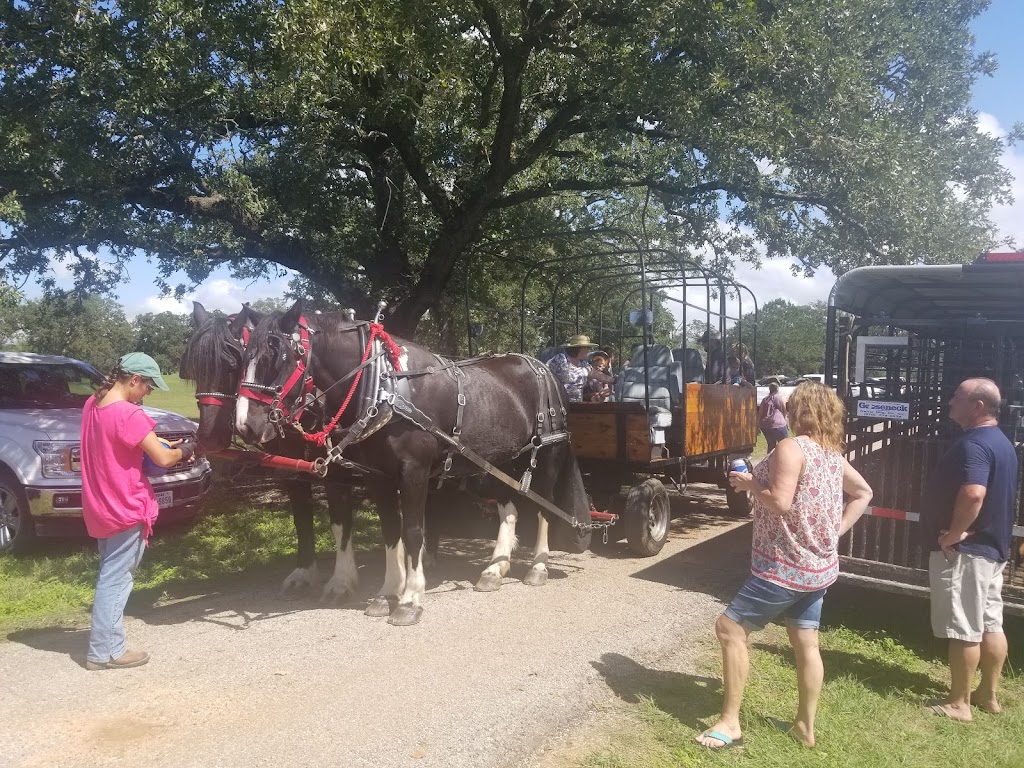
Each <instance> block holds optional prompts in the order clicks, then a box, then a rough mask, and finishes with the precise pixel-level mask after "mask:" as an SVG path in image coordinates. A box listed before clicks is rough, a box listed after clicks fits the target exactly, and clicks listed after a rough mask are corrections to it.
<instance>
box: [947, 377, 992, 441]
mask: <svg viewBox="0 0 1024 768" xmlns="http://www.w3.org/2000/svg"><path fill="white" fill-rule="evenodd" d="M1000 401H1001V396H1000V394H999V387H997V386H996V383H995V382H994V381H992V379H980V378H979V379H967V380H966V381H964V382H963V383H961V384H960V386H959V387H957V388H956V392H954V393H953V399H952V400H950V401H949V417H950V418H951V419H952V420H953V421H955V422H956V423H957V424H959V425H960V426H961V427H963V428H964V429H970V428H971V427H978V426H982V425H986V424H994V423H996V422H997V421H998V420H999V407H1000V405H1001V403H1000Z"/></svg>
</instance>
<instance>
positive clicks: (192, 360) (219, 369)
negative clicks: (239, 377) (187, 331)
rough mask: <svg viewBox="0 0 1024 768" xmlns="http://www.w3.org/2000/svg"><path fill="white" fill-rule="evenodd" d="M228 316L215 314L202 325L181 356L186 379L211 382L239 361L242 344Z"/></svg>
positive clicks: (181, 372) (181, 373)
mask: <svg viewBox="0 0 1024 768" xmlns="http://www.w3.org/2000/svg"><path fill="white" fill-rule="evenodd" d="M229 322H230V321H229V320H228V318H226V317H211V318H209V319H208V320H206V321H204V322H203V324H202V325H200V326H199V327H198V328H197V329H196V331H195V333H193V334H192V338H191V339H189V341H188V344H186V345H185V352H184V353H183V354H182V356H181V366H180V369H179V374H180V376H181V378H182V379H183V380H185V381H191V382H193V383H196V384H203V385H207V384H210V383H213V382H218V381H221V380H222V377H223V376H224V375H225V374H226V373H227V372H228V371H229V370H230V369H231V368H232V366H236V367H237V365H238V363H239V359H240V354H241V350H242V347H241V344H239V342H238V339H236V338H235V337H234V335H233V334H232V333H231V329H230V327H229Z"/></svg>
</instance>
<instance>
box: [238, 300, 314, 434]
mask: <svg viewBox="0 0 1024 768" xmlns="http://www.w3.org/2000/svg"><path fill="white" fill-rule="evenodd" d="M297 328H298V330H296V331H295V332H293V333H292V334H291V335H290V336H285V334H283V333H281V334H268V335H271V336H275V337H277V338H279V339H281V340H283V341H285V342H286V343H287V344H288V346H289V347H290V348H291V350H292V352H293V353H294V354H295V357H296V363H295V367H294V368H293V369H292V371H291V373H289V374H288V376H287V378H285V376H284V374H283V373H281V374H279V375H278V380H277V381H276V382H275V383H274V384H272V385H270V386H267V385H265V384H260V383H259V382H256V381H245V379H244V378H243V379H242V380H241V381H240V382H239V383H238V394H237V395H235V398H236V399H237V398H239V397H245V398H247V399H249V400H255V401H256V402H258V403H264V404H266V405H269V406H270V413H269V415H268V416H267V418H268V419H269V420H270V421H271V423H274V424H277V423H278V422H281V421H284V420H289V421H292V422H297V421H298V419H299V415H300V414H301V413H302V411H303V410H304V409H305V407H306V405H307V404H308V402H309V395H311V394H312V393H313V389H314V385H313V377H312V376H311V375H310V374H309V372H308V367H309V360H310V354H311V346H310V333H311V332H315V331H312V329H311V328H310V327H309V325H308V323H307V322H306V318H305V317H302V316H301V315H300V316H299V321H298V325H297ZM282 378H284V379H285V380H284V381H283V382H281V379H282ZM300 381H301V382H302V390H301V391H300V393H299V394H298V395H297V396H296V397H295V400H294V402H293V407H294V409H295V410H294V411H292V410H291V408H289V406H288V403H287V402H286V401H285V399H284V398H285V396H286V395H287V394H288V393H289V392H291V391H292V388H293V387H294V386H295V385H296V384H298V383H299V382H300Z"/></svg>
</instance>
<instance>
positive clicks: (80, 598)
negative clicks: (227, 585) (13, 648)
mask: <svg viewBox="0 0 1024 768" xmlns="http://www.w3.org/2000/svg"><path fill="white" fill-rule="evenodd" d="M266 490H267V488H266V487H261V486H260V485H258V484H257V485H254V486H250V487H245V486H241V487H240V485H239V484H238V483H235V482H233V481H232V479H231V478H220V479H219V480H217V481H215V483H214V486H213V488H212V489H211V491H210V493H209V495H208V496H207V497H206V500H205V502H204V509H206V510H209V511H211V513H210V514H208V515H207V516H205V517H202V518H200V520H199V521H198V522H197V523H195V524H194V525H193V526H192V527H191V528H189V529H188V530H185V531H180V530H174V529H172V530H170V531H168V532H167V534H166V535H161V531H160V529H159V524H158V528H157V531H156V533H155V534H154V536H153V538H152V539H151V540H150V548H149V551H148V552H147V553H146V556H145V557H144V558H143V561H142V564H141V566H140V567H139V570H138V572H137V573H136V576H135V590H134V593H133V598H132V599H133V601H136V602H141V603H145V602H147V601H148V602H150V603H153V602H158V601H159V600H160V599H161V597H162V596H163V595H165V594H168V593H171V594H173V593H175V592H180V591H183V590H187V589H188V588H190V587H194V586H195V585H197V584H199V583H202V582H206V581H209V580H212V579H218V578H222V577H225V576H231V575H234V574H241V573H247V574H249V575H253V576H254V575H256V573H258V572H259V571H260V570H263V571H268V570H271V569H278V568H285V567H287V565H289V564H290V562H291V559H292V558H293V557H294V554H295V529H294V526H293V524H292V518H291V513H290V511H289V508H288V503H287V500H286V499H285V498H284V496H283V494H279V496H280V499H279V500H278V499H272V500H271V501H269V502H268V501H266V500H264V499H261V498H256V497H258V496H260V495H262V492H265V491H266ZM354 529H355V530H354V534H353V539H354V544H355V547H356V549H361V550H365V549H374V548H376V546H377V545H378V544H379V542H380V532H379V526H378V522H377V518H376V516H375V515H372V514H370V513H369V512H367V511H365V510H361V511H359V512H358V513H357V518H356V524H355V526H354ZM316 532H317V541H316V546H317V551H319V552H323V551H329V550H331V549H333V547H334V538H333V536H332V534H331V532H330V529H329V526H328V524H327V523H326V520H324V519H321V518H318V520H317V525H316ZM97 562H98V557H97V554H96V544H95V542H94V541H93V540H92V539H84V538H83V539H74V540H66V541H62V540H47V541H43V542H41V543H40V546H39V551H38V552H35V553H29V554H25V555H9V556H5V557H3V558H0V634H7V633H8V632H10V631H13V630H19V629H29V628H38V627H43V626H86V625H88V620H89V619H88V611H89V608H90V606H91V603H92V596H93V586H94V582H95V579H96V567H97Z"/></svg>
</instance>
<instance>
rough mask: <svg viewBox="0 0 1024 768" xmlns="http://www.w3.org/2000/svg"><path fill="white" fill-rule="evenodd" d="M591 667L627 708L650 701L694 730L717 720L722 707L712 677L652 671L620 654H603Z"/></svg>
mask: <svg viewBox="0 0 1024 768" xmlns="http://www.w3.org/2000/svg"><path fill="white" fill-rule="evenodd" d="M590 663H591V666H593V667H594V669H596V670H597V671H598V672H599V673H600V674H601V676H602V677H603V678H604V680H605V682H606V683H607V684H608V687H609V688H611V690H612V692H614V693H615V695H616V696H618V697H619V698H620V699H622V700H623V701H624V702H626V703H627V704H637V703H639V702H641V701H642V700H643V699H650V700H651V702H652V703H653V704H654V706H656V707H657V708H658V709H660V710H661V711H662V712H665V713H666V714H668V715H671V716H672V717H674V718H675V719H676V720H678V721H679V722H680V723H682V724H683V725H686V726H688V727H690V728H693V729H694V730H700V729H701V728H703V727H704V725H703V724H704V723H705V722H706V721H707V720H708V719H709V718H711V719H713V718H715V717H717V715H718V712H719V709H720V707H721V705H722V685H721V681H720V680H717V679H715V678H713V677H702V676H700V675H690V674H685V673H682V672H670V671H667V670H662V669H650V668H649V667H645V666H643V665H642V664H638V663H637V662H636V661H634V660H633V659H631V658H629V657H628V656H623V655H622V654H618V653H605V654H602V656H601V660H600V661H592V662H590Z"/></svg>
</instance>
